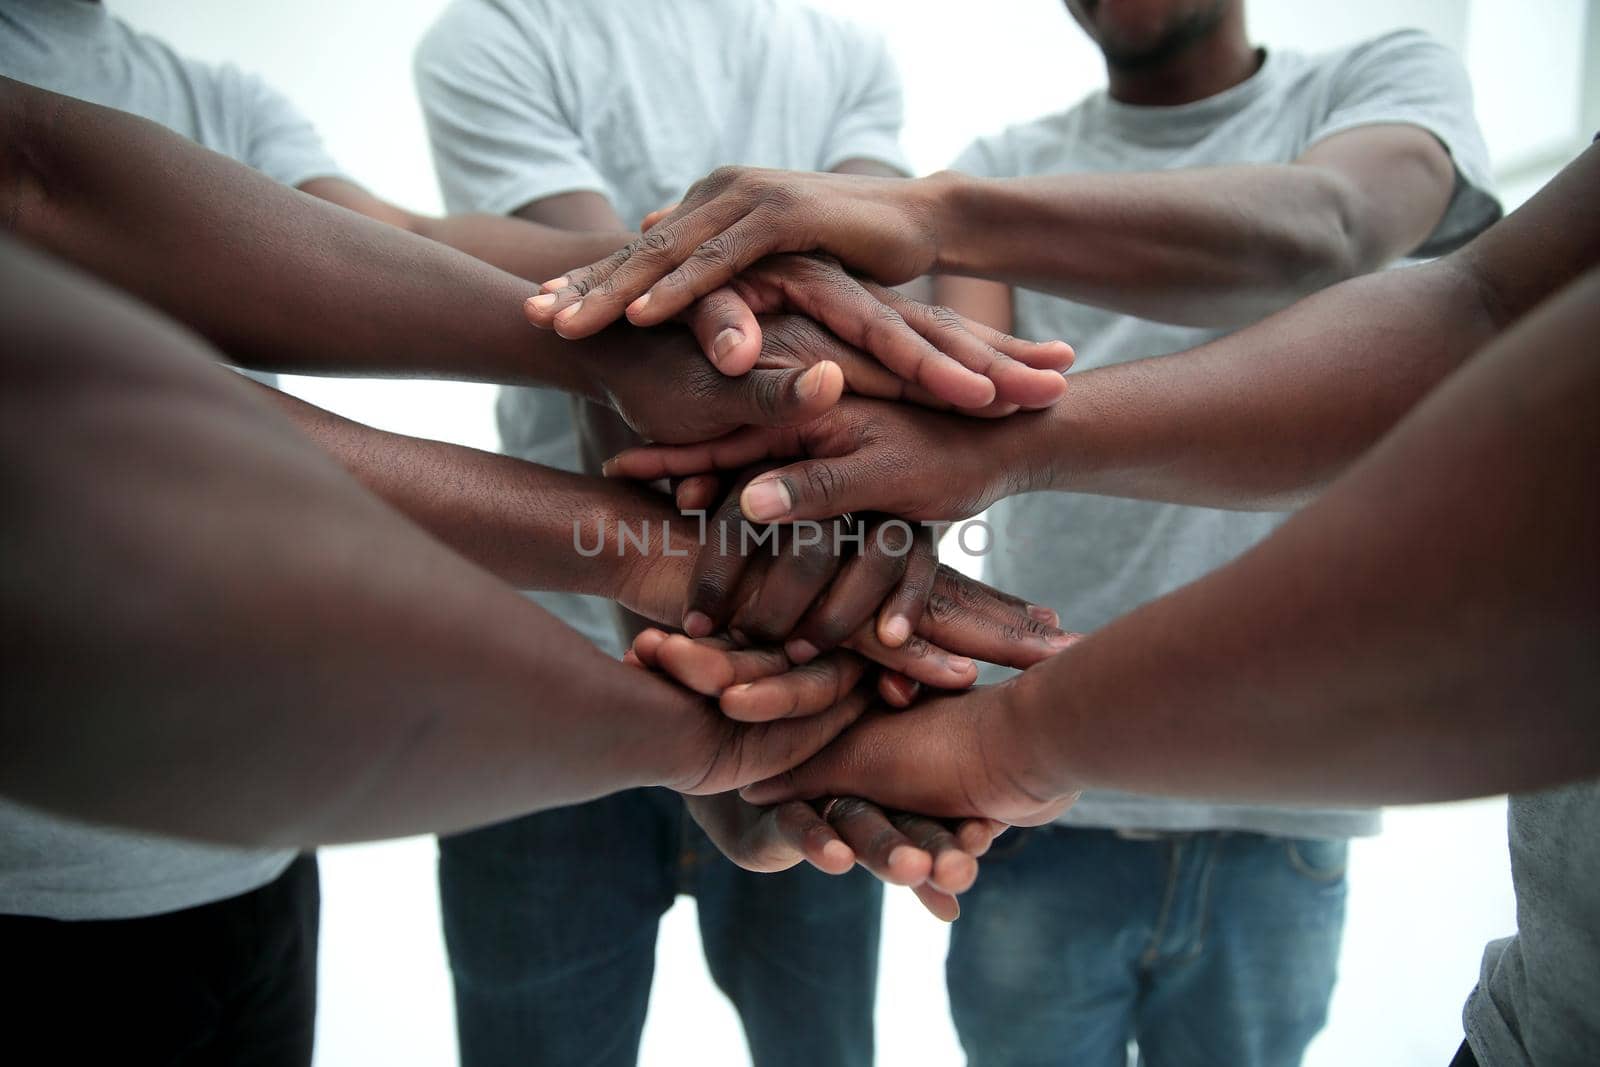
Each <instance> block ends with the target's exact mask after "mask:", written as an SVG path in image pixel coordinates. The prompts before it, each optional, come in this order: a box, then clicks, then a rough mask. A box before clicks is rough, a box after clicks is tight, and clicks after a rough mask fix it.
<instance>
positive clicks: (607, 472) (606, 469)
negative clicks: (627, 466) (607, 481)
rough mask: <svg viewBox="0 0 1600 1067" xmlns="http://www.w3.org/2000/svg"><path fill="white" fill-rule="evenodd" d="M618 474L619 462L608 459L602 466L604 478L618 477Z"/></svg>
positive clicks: (601, 470) (601, 471)
mask: <svg viewBox="0 0 1600 1067" xmlns="http://www.w3.org/2000/svg"><path fill="white" fill-rule="evenodd" d="M616 472H617V461H616V460H614V459H608V460H606V461H605V462H604V463H602V464H600V473H601V475H603V476H604V477H607V478H611V477H614V476H615V475H616Z"/></svg>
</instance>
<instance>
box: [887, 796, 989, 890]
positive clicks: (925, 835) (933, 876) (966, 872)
mask: <svg viewBox="0 0 1600 1067" xmlns="http://www.w3.org/2000/svg"><path fill="white" fill-rule="evenodd" d="M890 821H891V822H893V823H894V825H895V828H896V829H897V830H899V831H900V832H901V833H903V834H905V835H906V837H907V838H908V839H909V840H910V841H911V843H912V844H914V845H916V846H917V847H918V848H920V849H922V851H924V852H926V853H927V854H928V855H929V856H931V857H932V858H933V866H932V868H931V869H930V870H929V872H928V882H929V883H930V884H931V885H932V886H933V887H934V888H935V889H939V890H942V891H943V892H946V893H950V894H952V895H954V894H957V893H965V892H966V891H967V890H969V889H971V888H972V883H973V882H975V881H977V879H978V861H977V860H976V859H973V858H972V856H970V855H968V854H967V853H966V852H965V851H963V850H962V848H961V845H960V843H959V842H958V841H957V840H956V835H955V834H953V833H951V832H950V828H949V827H947V826H946V825H945V824H944V823H942V822H939V821H938V820H936V819H929V818H925V817H924V816H921V815H912V814H909V813H907V812H896V813H895V814H894V815H892V816H890Z"/></svg>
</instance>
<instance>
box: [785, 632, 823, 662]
mask: <svg viewBox="0 0 1600 1067" xmlns="http://www.w3.org/2000/svg"><path fill="white" fill-rule="evenodd" d="M783 652H784V655H786V656H788V657H789V662H790V663H798V664H802V665H803V664H806V663H810V662H811V661H812V660H814V659H816V658H817V656H819V655H820V654H821V652H822V650H821V649H819V648H818V647H817V646H816V645H813V644H812V643H811V642H810V641H807V640H805V639H804V638H801V637H797V638H795V639H794V640H793V641H790V642H789V643H788V644H786V645H784V646H783Z"/></svg>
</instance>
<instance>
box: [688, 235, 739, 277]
mask: <svg viewBox="0 0 1600 1067" xmlns="http://www.w3.org/2000/svg"><path fill="white" fill-rule="evenodd" d="M694 255H695V258H696V259H698V260H699V261H700V262H701V264H702V265H703V266H706V267H709V268H713V269H728V270H731V269H732V268H733V267H735V266H736V265H737V263H738V259H739V248H738V245H737V244H736V243H735V241H734V239H733V238H732V237H730V236H729V235H728V234H727V233H725V232H724V233H719V234H717V236H715V237H713V238H711V239H710V240H709V241H705V242H702V243H701V245H700V247H698V248H696V249H695V250H694Z"/></svg>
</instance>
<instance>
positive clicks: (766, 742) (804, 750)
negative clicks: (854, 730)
mask: <svg viewBox="0 0 1600 1067" xmlns="http://www.w3.org/2000/svg"><path fill="white" fill-rule="evenodd" d="M866 707H867V697H866V694H865V693H862V692H861V691H860V690H857V691H855V692H853V693H851V694H850V695H849V696H847V697H845V699H843V700H841V701H839V703H837V704H835V705H834V706H833V707H831V708H829V709H828V710H827V711H824V712H821V713H820V714H817V715H806V716H802V717H798V718H792V719H778V720H776V721H773V722H762V723H739V722H734V721H732V720H731V719H726V718H724V719H722V720H721V721H722V722H723V723H724V724H725V727H724V729H725V733H724V735H723V738H722V740H721V741H720V742H718V744H717V749H716V753H717V755H716V758H715V759H713V760H712V762H711V763H710V765H709V767H708V768H707V769H706V770H705V771H704V772H703V773H702V774H701V775H700V776H699V778H698V779H695V780H693V781H692V782H680V783H674V784H673V788H675V789H677V790H678V792H680V793H690V794H704V793H725V792H727V791H728V790H730V789H741V788H743V787H744V786H747V785H749V784H750V783H752V782H756V781H760V780H762V779H766V778H770V777H771V776H772V775H775V774H779V773H781V772H782V771H783V769H784V768H786V767H790V768H792V767H796V766H799V765H800V764H802V763H804V762H805V761H807V760H809V759H811V758H812V757H813V756H815V755H816V754H817V753H818V752H820V751H822V749H823V748H825V747H826V746H827V745H828V744H830V743H831V742H832V741H834V740H835V739H837V738H838V736H839V735H840V734H841V733H843V732H844V731H845V730H846V729H848V728H849V727H850V726H851V725H852V724H853V723H855V721H856V720H857V719H859V718H860V717H861V715H862V713H863V712H864V711H866ZM818 795H820V794H818ZM780 799H782V800H799V799H805V798H802V797H782V798H780Z"/></svg>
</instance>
